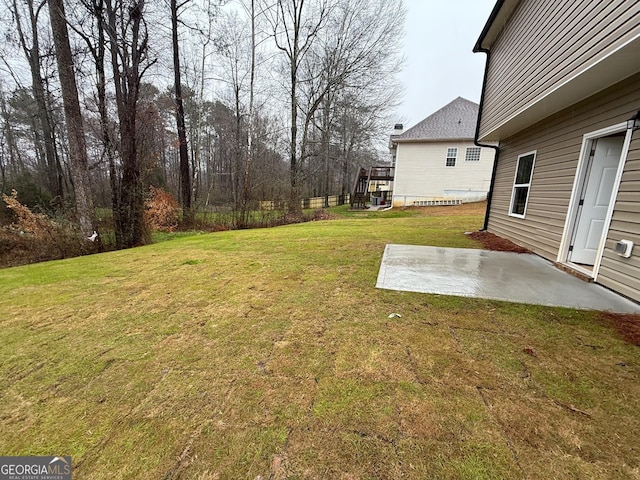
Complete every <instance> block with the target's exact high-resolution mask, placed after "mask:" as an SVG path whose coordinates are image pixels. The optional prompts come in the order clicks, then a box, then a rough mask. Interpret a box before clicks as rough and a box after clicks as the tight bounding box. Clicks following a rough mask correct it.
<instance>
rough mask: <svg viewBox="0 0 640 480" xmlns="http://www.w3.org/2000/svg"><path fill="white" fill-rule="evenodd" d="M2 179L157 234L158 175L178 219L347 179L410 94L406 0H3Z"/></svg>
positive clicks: (134, 233)
mask: <svg viewBox="0 0 640 480" xmlns="http://www.w3.org/2000/svg"><path fill="white" fill-rule="evenodd" d="M2 1H3V2H4V5H5V7H6V8H5V9H4V12H2V13H1V14H0V15H2V16H3V18H1V19H0V21H1V23H2V26H3V27H2V28H3V29H4V31H3V32H2V34H3V38H4V39H6V41H5V42H4V43H3V44H2V46H1V47H0V50H1V51H0V55H1V61H2V64H1V65H0V77H1V83H0V122H1V123H0V191H1V192H2V193H4V194H6V195H10V192H12V191H13V190H16V191H17V192H18V197H17V199H18V200H19V201H20V202H21V203H22V204H24V205H26V206H29V207H31V208H36V209H38V210H40V211H41V212H44V213H48V214H50V215H56V216H60V215H61V216H64V217H66V218H71V219H73V221H74V222H75V224H77V225H78V228H79V229H80V231H81V232H82V234H83V235H87V236H89V235H91V233H92V232H93V230H95V229H96V228H97V226H96V215H95V212H96V208H102V209H109V210H110V211H111V213H112V215H111V218H112V219H113V230H114V234H115V244H116V246H117V247H118V248H123V247H129V246H134V245H139V244H142V243H144V242H145V239H146V238H147V232H146V231H145V228H146V226H145V222H144V219H143V217H144V208H145V207H144V202H145V198H146V196H147V194H148V192H149V188H150V187H151V186H153V187H155V188H161V189H163V190H164V191H166V192H168V193H170V194H171V195H173V196H174V197H175V198H176V199H178V200H179V203H180V206H181V208H182V220H183V222H185V223H187V224H188V223H190V222H193V221H194V218H195V213H196V211H198V210H211V209H215V208H218V209H220V208H224V209H227V210H228V211H230V212H233V215H234V219H235V221H236V222H237V224H238V226H242V225H244V224H246V223H247V222H248V221H249V219H250V215H251V212H252V211H253V210H255V209H256V208H257V206H258V204H259V201H261V200H273V201H276V202H279V203H281V204H282V205H285V206H286V208H287V211H288V214H289V215H294V216H295V215H299V214H300V213H301V199H302V198H303V197H308V196H323V195H336V194H338V195H339V194H345V193H348V191H349V188H350V186H351V182H352V181H353V176H354V174H355V171H356V169H357V168H359V167H360V166H366V165H371V164H373V163H377V162H379V161H380V158H379V157H380V156H381V152H382V151H383V149H381V148H380V147H384V141H385V135H384V132H385V131H386V130H387V126H388V124H389V120H388V116H389V114H390V110H391V109H392V108H393V106H394V105H395V102H396V101H397V99H398V89H397V86H396V84H395V77H394V73H395V72H396V71H397V69H398V68H399V64H400V62H401V58H400V56H399V49H400V46H401V39H402V30H403V22H404V7H403V5H402V0H244V1H240V2H221V1H214V0H183V1H182V2H177V0H157V1H154V2H145V0H75V1H66V2H65V1H63V0H2Z"/></svg>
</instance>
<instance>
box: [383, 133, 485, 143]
mask: <svg viewBox="0 0 640 480" xmlns="http://www.w3.org/2000/svg"><path fill="white" fill-rule="evenodd" d="M392 142H394V143H425V142H473V135H472V136H470V137H455V138H394V139H393V140H392Z"/></svg>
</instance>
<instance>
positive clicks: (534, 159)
mask: <svg viewBox="0 0 640 480" xmlns="http://www.w3.org/2000/svg"><path fill="white" fill-rule="evenodd" d="M529 155H533V164H532V165H531V176H530V177H529V183H518V184H516V178H518V167H519V166H520V159H521V158H522V157H528V156H529ZM537 157H538V151H537V150H532V151H531V152H527V153H523V154H522V155H518V161H517V162H516V171H515V173H514V174H513V184H512V186H511V200H510V201H509V216H510V217H515V218H525V217H526V216H527V207H528V206H529V195H530V194H531V182H532V180H533V170H534V169H535V168H536V158H537ZM516 187H527V189H528V190H527V199H526V200H525V202H524V212H522V215H520V214H519V213H513V212H512V210H513V201H514V200H515V196H516Z"/></svg>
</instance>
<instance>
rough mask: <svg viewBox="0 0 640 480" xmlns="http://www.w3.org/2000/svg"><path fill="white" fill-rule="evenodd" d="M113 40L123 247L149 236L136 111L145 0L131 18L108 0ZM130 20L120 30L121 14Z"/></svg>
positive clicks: (133, 8)
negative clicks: (118, 21)
mask: <svg viewBox="0 0 640 480" xmlns="http://www.w3.org/2000/svg"><path fill="white" fill-rule="evenodd" d="M106 10H107V17H108V30H109V43H110V47H111V48H110V50H111V65H112V69H113V78H114V89H115V94H116V106H117V110H118V120H119V130H120V156H121V159H122V181H121V184H120V201H119V202H118V203H119V211H118V219H119V222H120V223H119V224H117V225H116V228H118V229H120V239H121V242H122V243H121V244H120V245H118V247H119V248H128V247H135V246H138V245H142V244H144V243H145V240H146V235H145V234H146V228H145V225H144V192H143V187H142V176H141V169H140V161H139V159H138V151H137V143H136V142H137V132H136V113H137V105H138V97H139V87H140V63H141V62H142V59H143V57H144V55H145V52H146V46H147V38H146V35H143V37H142V38H141V37H140V36H141V32H140V26H141V23H142V14H143V10H144V0H137V1H136V2H135V3H134V4H133V5H130V6H129V7H128V8H127V11H128V15H129V18H128V19H127V18H124V15H125V13H124V11H123V10H124V7H123V6H122V5H115V6H114V5H113V3H112V0H107V2H106ZM119 15H120V16H121V17H122V18H121V21H122V22H123V23H126V26H127V29H128V30H127V31H128V33H127V35H128V37H129V38H127V39H126V40H127V41H126V42H123V40H124V39H123V38H122V37H123V36H124V35H125V33H124V32H123V33H121V34H120V32H119V31H118V28H117V27H118V25H117V18H118V16H119Z"/></svg>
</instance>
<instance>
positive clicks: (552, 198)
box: [488, 75, 640, 300]
mask: <svg viewBox="0 0 640 480" xmlns="http://www.w3.org/2000/svg"><path fill="white" fill-rule="evenodd" d="M639 108H640V75H634V76H633V77H630V78H628V79H626V80H624V81H622V82H620V83H618V84H616V85H614V86H613V87H611V88H609V89H607V90H605V91H603V92H600V93H598V94H596V95H594V96H592V97H590V98H588V99H586V100H584V101H582V102H580V103H577V104H576V105H574V106H572V107H570V108H567V109H565V110H563V111H561V112H559V113H557V114H555V115H552V116H550V117H549V118H547V119H545V120H543V121H541V122H539V123H537V124H535V125H533V126H531V127H529V128H527V129H525V130H523V131H521V132H519V133H518V134H517V135H514V136H512V137H510V138H507V139H505V140H503V141H501V142H500V157H499V161H498V166H497V169H496V180H495V185H494V194H493V201H492V206H491V212H490V216H489V226H488V228H489V231H490V232H492V233H495V234H497V235H499V236H501V237H505V238H508V239H510V240H512V241H514V242H515V243H517V244H519V245H523V246H526V247H527V248H529V249H531V250H532V251H534V252H535V253H537V254H539V255H541V256H543V257H545V258H547V259H549V260H551V261H556V259H557V255H558V251H559V247H560V242H561V239H562V234H563V230H564V225H565V218H566V215H567V211H568V207H569V200H570V197H571V191H572V188H573V182H574V178H575V175H576V168H577V164H578V159H579V156H580V149H581V147H582V141H583V135H585V134H587V133H590V132H593V131H596V130H599V129H602V128H606V127H610V126H612V125H615V124H618V123H621V122H625V121H626V120H627V119H629V118H630V117H631V116H633V114H634V113H635V112H636V111H637V110H638V109H639ZM534 150H536V151H537V155H536V160H535V166H534V171H533V177H532V180H531V187H530V193H529V202H528V206H527V210H526V218H524V219H521V218H516V217H510V216H509V215H508V212H509V208H510V203H511V192H512V188H513V181H514V175H515V169H516V164H517V159H518V155H522V154H524V153H527V152H531V151H534ZM621 238H627V239H629V240H633V241H634V242H636V241H637V242H639V243H640V131H638V132H635V135H634V140H633V141H632V144H631V148H630V151H629V155H628V159H627V162H626V164H625V169H624V173H623V177H622V181H621V185H620V190H619V193H618V197H617V201H616V204H615V209H614V215H613V220H612V224H611V229H610V232H609V238H608V239H607V242H606V247H605V253H604V257H603V261H602V264H601V268H600V272H599V276H598V278H597V281H598V283H601V284H603V285H605V286H608V287H610V288H612V289H613V290H616V291H618V292H620V293H623V294H625V295H627V296H629V297H631V298H633V299H635V300H640V246H638V247H636V250H634V256H632V257H631V258H630V259H623V258H621V257H619V256H618V255H616V254H615V253H614V252H613V251H612V249H613V245H614V244H615V242H616V241H618V240H620V239H621Z"/></svg>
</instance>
